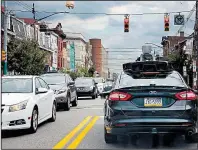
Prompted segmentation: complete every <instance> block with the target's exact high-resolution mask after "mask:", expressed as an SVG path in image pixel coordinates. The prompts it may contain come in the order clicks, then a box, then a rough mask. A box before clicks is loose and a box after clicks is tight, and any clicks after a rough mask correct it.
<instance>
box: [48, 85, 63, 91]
mask: <svg viewBox="0 0 198 150" xmlns="http://www.w3.org/2000/svg"><path fill="white" fill-rule="evenodd" d="M64 86H65V84H53V85H49V87H50V88H51V89H52V90H54V91H55V90H60V89H62V88H63V87H64Z"/></svg>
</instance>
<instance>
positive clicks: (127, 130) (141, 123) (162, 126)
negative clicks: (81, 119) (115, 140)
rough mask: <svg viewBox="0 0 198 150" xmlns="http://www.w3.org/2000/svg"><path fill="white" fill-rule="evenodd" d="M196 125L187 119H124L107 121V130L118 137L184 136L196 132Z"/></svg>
mask: <svg viewBox="0 0 198 150" xmlns="http://www.w3.org/2000/svg"><path fill="white" fill-rule="evenodd" d="M195 127H196V123H195V122H193V121H190V120H185V119H161V120H160V119H158V120H156V119H154V120H153V119H152V120H151V119H150V120H149V119H148V120H147V119H123V120H117V121H111V122H108V121H107V120H106V119H105V128H106V130H107V132H108V133H111V134H116V135H133V134H145V133H148V134H157V133H160V134H167V133H176V134H181V135H184V134H185V133H187V132H188V131H190V130H191V131H194V130H196V128H195Z"/></svg>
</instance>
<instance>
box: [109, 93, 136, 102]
mask: <svg viewBox="0 0 198 150" xmlns="http://www.w3.org/2000/svg"><path fill="white" fill-rule="evenodd" d="M131 97H132V95H130V94H128V93H124V92H112V93H111V94H110V95H109V100H111V101H127V100H129V99H130V98H131Z"/></svg>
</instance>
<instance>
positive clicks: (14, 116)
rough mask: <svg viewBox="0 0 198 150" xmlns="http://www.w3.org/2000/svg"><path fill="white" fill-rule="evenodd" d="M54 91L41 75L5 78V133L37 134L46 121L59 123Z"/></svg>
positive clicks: (3, 96) (2, 110) (3, 89)
mask: <svg viewBox="0 0 198 150" xmlns="http://www.w3.org/2000/svg"><path fill="white" fill-rule="evenodd" d="M56 105H57V104H56V100H55V96H54V92H53V90H51V89H50V87H49V86H48V85H47V83H46V82H45V81H44V80H43V79H41V78H40V77H38V76H3V77H2V104H1V114H2V130H17V129H28V130H29V131H30V132H31V133H35V132H36V131H37V128H38V125H39V124H41V123H42V122H44V121H46V120H48V119H49V120H50V121H52V122H54V121H55V120H56Z"/></svg>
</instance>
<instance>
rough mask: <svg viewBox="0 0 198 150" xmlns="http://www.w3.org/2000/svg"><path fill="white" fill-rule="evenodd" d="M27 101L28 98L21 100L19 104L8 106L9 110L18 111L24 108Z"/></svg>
mask: <svg viewBox="0 0 198 150" xmlns="http://www.w3.org/2000/svg"><path fill="white" fill-rule="evenodd" d="M27 103H28V100H26V101H23V102H21V103H19V104H15V105H12V106H10V107H9V112H14V111H19V110H23V109H26V106H27Z"/></svg>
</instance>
